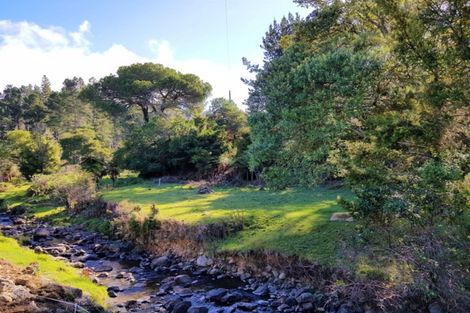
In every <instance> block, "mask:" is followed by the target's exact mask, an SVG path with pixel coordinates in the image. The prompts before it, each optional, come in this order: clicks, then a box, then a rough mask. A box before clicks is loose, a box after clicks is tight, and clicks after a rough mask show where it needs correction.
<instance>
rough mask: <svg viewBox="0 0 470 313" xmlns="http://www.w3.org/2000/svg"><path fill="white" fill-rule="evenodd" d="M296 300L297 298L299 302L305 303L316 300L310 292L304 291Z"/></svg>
mask: <svg viewBox="0 0 470 313" xmlns="http://www.w3.org/2000/svg"><path fill="white" fill-rule="evenodd" d="M295 300H297V302H298V303H299V304H303V303H308V302H311V303H313V302H314V301H315V298H314V296H313V294H311V293H310V292H304V293H301V294H300V295H299V296H298V297H297V298H296V299H295Z"/></svg>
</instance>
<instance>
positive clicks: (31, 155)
mask: <svg viewBox="0 0 470 313" xmlns="http://www.w3.org/2000/svg"><path fill="white" fill-rule="evenodd" d="M2 150H4V151H7V153H8V155H7V158H8V159H10V160H12V161H13V162H15V163H16V164H18V165H19V168H20V171H21V173H22V174H23V175H24V176H25V177H26V178H28V179H30V178H31V177H32V176H33V175H35V174H50V173H53V172H55V171H57V170H58V169H59V167H60V157H61V154H62V151H61V148H60V145H59V144H58V143H57V142H56V141H55V140H53V139H51V138H49V137H47V136H41V135H37V134H32V133H31V132H29V131H25V130H13V131H10V132H8V133H7V135H6V143H5V144H4V146H3V147H2Z"/></svg>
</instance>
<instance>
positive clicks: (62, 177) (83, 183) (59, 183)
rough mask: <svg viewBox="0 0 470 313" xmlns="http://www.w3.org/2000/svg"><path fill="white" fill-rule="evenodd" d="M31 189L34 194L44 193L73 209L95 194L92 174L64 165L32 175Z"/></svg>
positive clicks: (89, 199) (91, 198)
mask: <svg viewBox="0 0 470 313" xmlns="http://www.w3.org/2000/svg"><path fill="white" fill-rule="evenodd" d="M31 190H32V191H33V192H34V193H35V194H36V195H46V196H49V197H50V198H52V199H57V200H59V201H60V202H61V203H62V204H64V205H65V206H66V208H67V209H69V210H72V211H74V210H75V209H76V208H78V207H79V206H80V205H81V204H82V203H89V202H90V201H91V200H93V199H94V198H95V196H96V184H95V180H94V178H93V176H92V175H91V174H89V173H87V172H85V171H83V170H82V169H80V168H79V167H73V166H70V167H65V168H63V169H62V170H61V171H60V172H58V173H55V174H51V175H44V174H42V175H34V176H33V178H32V180H31Z"/></svg>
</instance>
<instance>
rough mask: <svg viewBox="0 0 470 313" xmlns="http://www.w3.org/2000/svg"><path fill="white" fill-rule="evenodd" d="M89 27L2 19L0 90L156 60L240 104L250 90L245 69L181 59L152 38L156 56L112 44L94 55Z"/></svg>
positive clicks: (99, 73)
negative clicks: (45, 78)
mask: <svg viewBox="0 0 470 313" xmlns="http://www.w3.org/2000/svg"><path fill="white" fill-rule="evenodd" d="M90 32H91V25H90V23H89V22H88V21H84V22H83V23H82V24H81V25H80V26H79V27H78V30H76V31H73V32H66V31H65V30H64V29H62V28H59V27H47V28H45V27H42V26H39V25H37V24H34V23H30V22H12V21H9V20H0V88H1V89H2V90H3V88H4V87H5V86H6V85H7V84H12V85H27V84H40V81H41V77H42V75H47V76H48V77H49V79H50V80H51V83H52V87H53V88H54V89H60V87H61V86H62V82H63V81H64V79H65V78H70V77H73V76H80V77H82V78H83V79H84V80H85V81H87V80H88V79H89V78H91V77H95V78H101V77H103V76H105V75H108V74H111V73H115V72H116V70H117V69H118V67H119V66H122V65H129V64H132V63H137V62H157V63H162V64H164V65H165V66H169V67H173V68H175V69H177V70H179V71H181V72H184V73H194V74H196V75H198V76H200V77H201V78H202V79H203V80H205V81H207V82H209V83H210V84H211V85H212V87H213V92H212V96H213V97H222V96H223V97H227V96H228V90H229V89H231V90H232V97H233V99H234V100H235V101H236V102H237V103H239V104H241V103H242V102H243V100H244V99H245V98H246V96H247V88H246V86H245V85H244V84H243V83H242V82H241V81H240V77H242V76H247V73H246V71H245V69H244V67H243V66H242V65H239V66H236V67H232V68H231V69H228V68H227V66H226V65H225V64H222V63H217V62H213V61H211V60H207V59H177V58H175V54H174V51H173V48H172V47H171V44H170V43H169V42H168V41H165V40H150V41H149V42H148V46H149V48H150V50H151V51H152V52H153V53H154V55H155V56H154V57H151V58H146V57H143V56H140V55H138V54H136V53H134V52H133V51H131V50H129V49H128V48H126V47H125V46H123V45H120V44H114V45H112V46H111V47H109V48H108V49H106V50H105V51H100V52H98V51H91V48H90V46H91V45H90V41H89V40H88V36H89V34H90Z"/></svg>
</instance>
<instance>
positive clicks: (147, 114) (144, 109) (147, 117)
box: [140, 106, 150, 123]
mask: <svg viewBox="0 0 470 313" xmlns="http://www.w3.org/2000/svg"><path fill="white" fill-rule="evenodd" d="M140 108H141V109H142V114H144V122H145V123H148V122H149V121H150V118H149V109H148V107H146V106H141V107H140Z"/></svg>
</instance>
